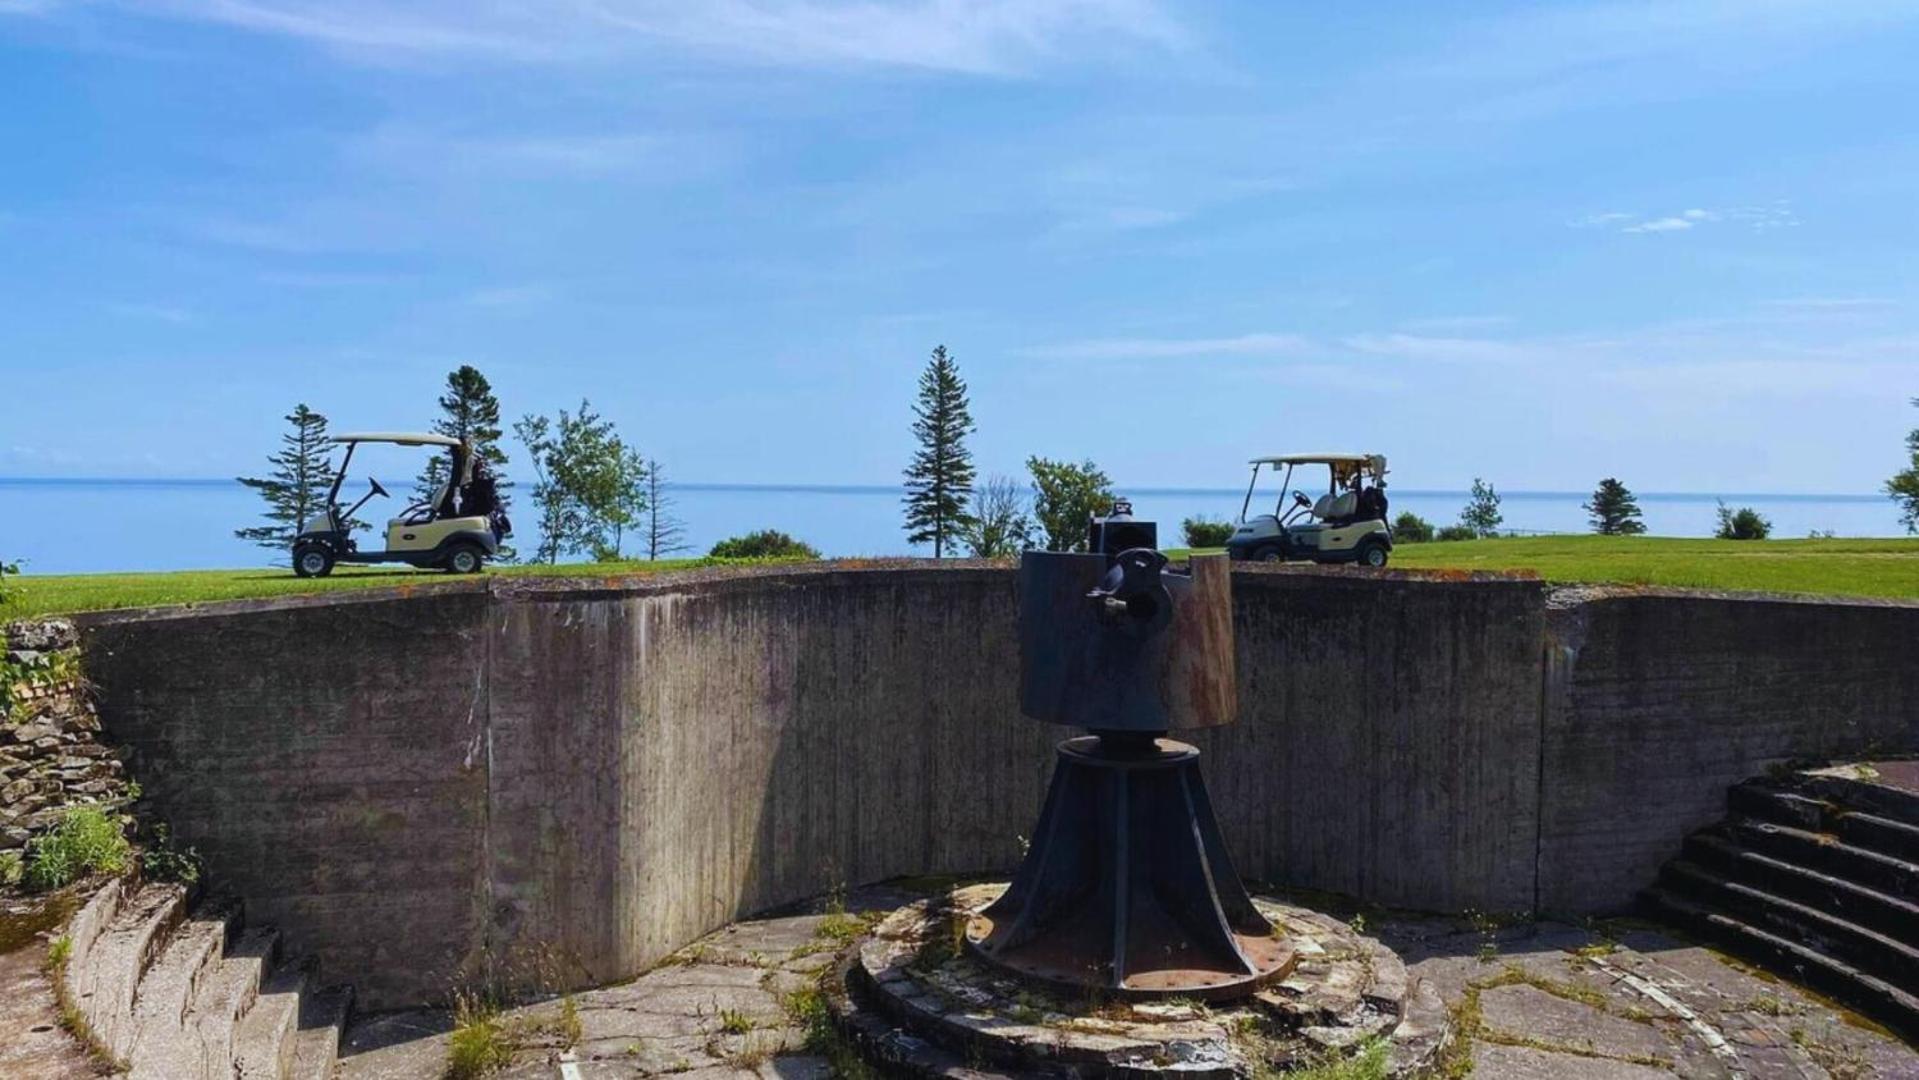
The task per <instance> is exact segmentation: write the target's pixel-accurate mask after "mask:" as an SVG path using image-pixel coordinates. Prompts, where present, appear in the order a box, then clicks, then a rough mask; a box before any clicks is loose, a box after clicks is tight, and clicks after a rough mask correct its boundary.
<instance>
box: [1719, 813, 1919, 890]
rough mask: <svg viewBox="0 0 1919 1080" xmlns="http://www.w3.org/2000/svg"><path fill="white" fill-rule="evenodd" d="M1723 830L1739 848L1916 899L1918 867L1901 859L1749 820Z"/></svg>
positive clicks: (1832, 838)
mask: <svg viewBox="0 0 1919 1080" xmlns="http://www.w3.org/2000/svg"><path fill="white" fill-rule="evenodd" d="M1723 831H1724V834H1725V835H1727V836H1729V837H1731V838H1732V839H1733V840H1735V841H1737V842H1738V843H1739V844H1740V846H1742V847H1746V848H1750V849H1752V850H1754V851H1762V852H1764V853H1766V854H1768V855H1772V856H1774V857H1776V858H1779V859H1783V860H1785V861H1786V862H1790V863H1794V864H1796V865H1798V866H1805V867H1810V868H1812V869H1815V870H1819V871H1822V872H1824V873H1827V874H1831V875H1832V876H1833V877H1838V878H1844V879H1846V880H1847V881H1853V882H1857V883H1859V884H1861V885H1864V886H1866V887H1867V888H1870V889H1875V890H1877V891H1879V892H1882V893H1886V894H1888V895H1891V896H1898V897H1901V898H1904V899H1907V900H1919V865H1914V864H1913V863H1911V862H1908V861H1907V860H1905V859H1900V858H1897V857H1895V856H1891V855H1883V854H1880V853H1879V852H1876V851H1868V850H1867V849H1865V848H1861V847H1854V846H1853V845H1851V844H1847V843H1845V842H1843V841H1841V840H1840V839H1839V838H1838V837H1836V836H1833V835H1831V834H1830V833H1821V832H1812V831H1809V830H1806V829H1798V828H1794V827H1792V826H1789V825H1780V824H1776V823H1774V822H1767V821H1754V820H1752V819H1750V818H1735V819H1733V820H1732V821H1729V822H1727V823H1726V824H1725V825H1724V826H1723Z"/></svg>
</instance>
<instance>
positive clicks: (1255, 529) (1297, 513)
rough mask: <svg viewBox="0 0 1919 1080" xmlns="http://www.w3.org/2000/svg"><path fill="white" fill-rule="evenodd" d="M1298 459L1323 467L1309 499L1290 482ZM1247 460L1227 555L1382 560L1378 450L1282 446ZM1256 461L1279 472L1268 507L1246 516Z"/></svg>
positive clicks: (1384, 534) (1384, 530) (1386, 534)
mask: <svg viewBox="0 0 1919 1080" xmlns="http://www.w3.org/2000/svg"><path fill="white" fill-rule="evenodd" d="M1301 465H1324V466H1326V469H1327V471H1328V472H1329V473H1330V474H1331V480H1330V482H1329V483H1328V485H1327V488H1326V494H1324V495H1321V496H1319V497H1318V498H1317V499H1315V498H1313V497H1311V496H1309V495H1307V494H1306V493H1305V492H1304V491H1301V490H1298V489H1296V488H1294V487H1293V470H1294V469H1295V468H1297V467H1298V466H1301ZM1252 466H1253V479H1252V482H1251V483H1249V484H1247V485H1246V501H1245V502H1244V503H1243V504H1242V505H1241V506H1240V508H1239V522H1238V528H1236V529H1234V530H1233V535H1232V537H1231V538H1230V539H1228V540H1227V541H1226V554H1227V555H1229V556H1231V557H1232V558H1235V559H1254V560H1259V561H1261V562H1285V561H1291V560H1305V559H1311V560H1312V561H1313V562H1321V563H1338V562H1356V563H1359V564H1360V565H1361V566H1385V565H1386V558H1387V555H1388V554H1389V553H1390V552H1391V551H1392V550H1393V531H1392V528H1391V527H1390V526H1388V525H1387V524H1386V458H1385V457H1384V456H1383V455H1380V454H1282V455H1280V456H1278V457H1264V458H1254V459H1253V461H1252ZM1263 466H1269V467H1271V469H1272V471H1273V472H1274V473H1277V474H1280V475H1281V480H1280V485H1279V501H1278V502H1277V503H1276V504H1275V505H1274V507H1273V512H1272V513H1270V514H1260V515H1258V516H1255V517H1248V516H1247V515H1248V514H1249V513H1250V512H1251V511H1252V506H1253V489H1254V488H1256V487H1258V486H1259V470H1260V468H1261V467H1263ZM1282 470H1283V472H1282ZM1301 479H1302V482H1303V481H1304V478H1303V477H1302V478H1301ZM1289 493H1290V494H1291V496H1292V498H1291V500H1290V502H1289V500H1288V499H1287V495H1288V494H1289Z"/></svg>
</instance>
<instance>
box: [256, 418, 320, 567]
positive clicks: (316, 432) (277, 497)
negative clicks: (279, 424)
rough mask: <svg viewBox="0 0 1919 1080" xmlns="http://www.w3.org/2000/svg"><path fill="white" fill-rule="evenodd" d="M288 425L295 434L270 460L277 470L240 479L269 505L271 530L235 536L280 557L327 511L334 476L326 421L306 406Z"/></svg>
mask: <svg viewBox="0 0 1919 1080" xmlns="http://www.w3.org/2000/svg"><path fill="white" fill-rule="evenodd" d="M286 421H287V423H288V424H291V425H292V427H293V430H291V431H289V432H287V433H286V434H285V435H282V436H280V442H281V443H282V444H283V448H282V449H281V450H280V452H279V453H277V454H274V455H273V456H272V457H269V458H268V459H267V463H268V464H269V465H272V466H273V471H272V473H271V474H270V475H268V476H265V477H258V476H242V477H239V481H240V483H242V484H245V485H246V486H247V487H250V488H252V489H253V490H255V491H257V492H259V493H260V497H261V498H262V499H264V500H266V504H267V508H266V510H265V512H264V513H263V514H262V515H261V516H262V517H265V518H266V519H267V522H268V524H266V525H256V526H254V527H252V528H247V529H235V530H233V535H235V536H237V537H239V538H240V539H242V540H251V541H252V542H254V543H256V544H258V545H260V546H261V547H263V548H268V549H270V550H276V551H281V552H286V551H289V550H290V549H291V547H292V545H293V538H294V537H295V536H298V535H299V533H300V527H301V526H302V525H303V524H305V523H306V522H307V521H308V520H309V519H311V518H313V517H314V516H316V515H317V514H319V513H320V511H322V510H324V509H326V497H327V491H328V490H329V489H330V488H332V486H333V475H334V473H333V463H332V461H330V460H328V458H329V454H330V452H331V450H332V445H331V444H329V443H328V442H327V441H326V417H324V416H321V415H320V414H319V413H316V412H314V411H313V410H312V409H309V408H307V407H306V405H305V404H304V403H302V404H300V405H296V406H294V408H293V411H292V412H291V413H288V414H287V417H286Z"/></svg>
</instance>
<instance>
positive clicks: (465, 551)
mask: <svg viewBox="0 0 1919 1080" xmlns="http://www.w3.org/2000/svg"><path fill="white" fill-rule="evenodd" d="M485 565H486V553H485V552H483V551H481V550H480V549H479V548H478V547H477V546H475V545H473V544H461V545H460V546H458V547H456V548H454V549H453V550H452V551H450V552H448V553H447V556H446V568H447V569H448V570H449V571H451V572H453V573H455V574H477V573H479V572H480V568H481V567H482V566H485Z"/></svg>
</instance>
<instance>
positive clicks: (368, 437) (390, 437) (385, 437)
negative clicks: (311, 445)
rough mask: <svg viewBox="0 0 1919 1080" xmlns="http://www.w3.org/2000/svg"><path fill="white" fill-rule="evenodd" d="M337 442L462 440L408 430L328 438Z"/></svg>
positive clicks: (450, 443) (438, 442) (443, 442)
mask: <svg viewBox="0 0 1919 1080" xmlns="http://www.w3.org/2000/svg"><path fill="white" fill-rule="evenodd" d="M327 441H328V442H336V443H363V442H386V443H399V444H400V445H401V446H458V445H460V440H458V439H453V438H449V437H447V436H445V435H422V434H418V433H414V432H407V431H354V432H349V433H347V434H345V435H335V436H333V437H331V438H329V439H328V440H327Z"/></svg>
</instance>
